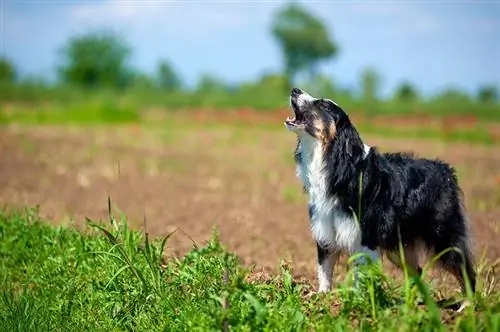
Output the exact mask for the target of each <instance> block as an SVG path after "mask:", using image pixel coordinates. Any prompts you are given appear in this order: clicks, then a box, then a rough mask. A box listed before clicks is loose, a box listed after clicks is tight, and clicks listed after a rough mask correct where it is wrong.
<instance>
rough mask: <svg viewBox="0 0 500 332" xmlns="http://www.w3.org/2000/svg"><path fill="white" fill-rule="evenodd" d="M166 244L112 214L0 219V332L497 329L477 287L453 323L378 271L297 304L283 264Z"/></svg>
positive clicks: (495, 306) (425, 293)
mask: <svg viewBox="0 0 500 332" xmlns="http://www.w3.org/2000/svg"><path fill="white" fill-rule="evenodd" d="M110 210H111V208H110ZM169 236H170V235H167V236H166V237H164V238H160V239H149V237H148V236H147V235H145V234H143V233H141V232H139V231H134V230H130V229H128V228H127V223H126V220H124V219H122V220H116V219H115V218H114V217H113V216H112V215H111V213H110V221H109V222H107V223H105V224H102V223H92V222H90V221H89V225H88V228H87V229H86V231H85V232H78V231H77V230H75V229H73V228H69V227H64V226H59V227H52V226H49V225H48V224H47V223H45V222H43V221H42V220H41V219H40V218H39V216H38V214H37V211H36V210H35V209H29V210H23V211H19V210H17V211H3V212H0V271H1V273H0V275H1V277H0V282H1V293H0V330H2V331H49V330H50V331H82V330H86V331H96V330H98V331H123V330H131V331H186V330H189V331H215V330H221V329H222V330H231V331H310V330H314V331H346V330H362V331H375V330H380V331H416V330H419V331H444V330H460V331H498V330H499V329H500V295H499V294H498V293H497V294H495V293H494V292H493V291H492V290H491V289H490V288H491V287H490V286H491V285H490V284H491V282H489V283H487V282H485V281H484V280H483V281H481V280H480V282H479V287H480V291H479V292H478V295H477V298H476V302H477V306H476V312H474V310H473V308H472V307H470V308H468V309H467V310H466V312H465V313H464V314H462V315H459V316H457V317H455V318H452V317H451V316H450V315H449V314H447V313H445V312H440V310H439V309H437V307H436V305H435V303H434V302H432V300H431V299H430V296H429V294H432V292H433V290H432V289H429V288H428V286H426V285H425V284H424V283H423V282H421V281H419V280H417V281H416V282H415V281H412V282H413V284H414V286H412V285H413V284H411V283H410V280H409V281H408V282H407V283H406V284H405V285H399V286H398V285H394V284H393V283H392V281H391V279H389V278H388V277H386V276H385V275H384V274H383V272H382V269H381V267H380V265H372V266H370V265H368V266H365V267H362V268H361V269H362V272H363V274H362V275H361V278H360V283H359V285H358V287H357V288H353V287H352V283H351V281H350V280H351V279H352V278H351V277H350V276H348V278H346V281H345V282H344V283H342V284H339V285H337V288H336V290H335V291H334V292H332V293H331V294H326V295H313V296H310V297H308V296H304V295H305V294H306V293H307V292H308V291H310V290H311V286H310V284H309V283H307V282H304V281H297V280H296V279H294V278H293V273H292V270H291V268H290V267H289V266H287V265H285V264H282V265H281V267H280V272H279V273H278V274H276V275H275V276H267V277H262V278H260V277H258V275H257V274H255V273H251V271H250V270H249V269H247V268H245V267H244V266H242V265H241V264H240V262H239V259H238V257H237V256H235V255H234V254H232V253H230V252H228V251H227V250H226V249H225V248H224V246H223V245H222V244H221V242H220V241H219V239H218V237H217V233H216V232H215V231H214V233H213V237H212V239H211V240H210V241H208V242H207V243H206V244H205V245H204V246H196V245H193V249H192V251H190V252H189V253H188V254H187V255H186V256H184V257H180V258H175V257H166V256H165V255H164V249H165V247H166V246H168V240H169ZM486 285H490V286H488V287H490V288H488V290H486V288H487V287H486ZM417 295H419V296H420V297H423V298H424V299H425V298H427V302H428V303H427V307H426V309H422V308H421V307H419V306H417V305H416V298H417ZM432 295H434V294H432ZM401 298H405V299H406V300H407V302H406V304H398V303H399V301H398V300H399V299H401Z"/></svg>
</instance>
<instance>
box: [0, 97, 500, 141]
mask: <svg viewBox="0 0 500 332" xmlns="http://www.w3.org/2000/svg"><path fill="white" fill-rule="evenodd" d="M218 111H219V112H230V111H229V110H226V111H224V109H220V110H218ZM148 114H150V112H148V110H140V109H139V108H138V107H136V106H134V104H133V103H131V102H129V101H127V100H114V99H110V98H109V97H100V98H96V97H94V98H89V99H88V100H82V101H81V102H79V103H69V104H63V103H47V104H37V105H22V104H11V105H2V106H0V125H2V124H26V125H33V124H37V125H47V124H55V125H97V126H102V125H110V124H147V125H148V126H150V127H151V126H153V127H154V126H157V127H158V126H159V127H161V128H162V129H166V128H168V129H172V130H169V131H164V132H165V133H166V134H165V140H167V141H171V142H173V141H175V133H176V131H179V130H181V129H182V128H193V127H196V126H198V127H200V126H201V127H203V128H204V129H210V128H220V127H221V123H220V122H219V119H218V118H217V117H212V118H211V119H208V120H207V121H205V122H204V123H193V119H192V118H191V114H190V112H188V111H184V112H174V111H172V110H169V111H167V110H164V115H165V116H164V117H163V118H162V119H152V120H151V119H148ZM377 114H378V113H377ZM389 114H390V113H389ZM379 115H387V114H386V113H384V112H381V113H380V114H379ZM396 115H397V114H396ZM376 117H377V116H376V115H373V116H372V119H375V118H376ZM370 122H371V121H366V122H365V121H362V122H360V123H358V124H357V128H358V129H359V130H360V132H362V133H363V134H373V135H378V136H383V137H396V138H397V137H413V138H418V139H431V140H443V141H449V142H468V143H475V144H483V145H494V144H498V138H497V137H494V136H493V135H492V134H491V133H490V132H488V130H485V126H484V125H483V124H482V123H478V124H476V125H475V126H473V127H471V128H450V129H445V128H432V127H427V128H424V127H411V126H410V127H406V126H405V127H402V128H397V127H394V126H387V125H386V126H381V125H373V124H370ZM231 127H233V128H248V123H247V122H246V120H245V119H243V118H242V119H241V121H239V120H236V122H235V123H231ZM254 128H255V129H256V130H260V129H265V130H268V129H272V130H282V129H283V128H282V125H281V122H279V123H278V122H276V123H267V122H262V123H260V124H259V125H258V126H254ZM242 132H246V131H238V130H236V131H234V132H232V134H231V137H230V139H229V140H228V142H229V143H228V144H230V143H231V142H232V141H234V140H242V139H246V138H245V137H244V136H243V134H242ZM252 139H253V138H252Z"/></svg>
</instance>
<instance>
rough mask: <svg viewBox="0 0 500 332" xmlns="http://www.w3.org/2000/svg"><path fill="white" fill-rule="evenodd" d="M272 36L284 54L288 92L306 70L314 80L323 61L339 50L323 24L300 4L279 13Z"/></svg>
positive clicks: (274, 22)
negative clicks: (317, 67)
mask: <svg viewBox="0 0 500 332" xmlns="http://www.w3.org/2000/svg"><path fill="white" fill-rule="evenodd" d="M272 34H273V36H274V38H275V39H276V40H277V41H278V43H279V45H280V47H281V50H282V53H283V59H284V73H285V76H286V77H287V80H288V81H287V85H288V86H287V89H288V88H290V85H291V83H292V82H293V80H294V78H295V76H296V75H297V74H298V73H299V72H301V71H303V70H306V71H307V72H309V74H310V77H314V76H315V75H314V74H315V70H316V66H317V65H318V64H319V62H320V61H322V60H327V59H329V58H331V57H333V56H335V55H336V54H337V51H338V48H337V45H336V43H335V42H334V41H333V40H332V39H331V38H330V36H329V34H328V31H327V29H326V28H325V26H324V25H323V23H322V22H321V21H320V20H319V19H318V18H316V17H314V16H313V15H311V14H310V13H308V12H307V11H306V10H305V9H304V8H302V7H300V6H299V5H297V4H290V5H288V6H286V7H284V8H283V9H281V10H280V11H279V12H278V13H277V14H276V16H275V17H274V21H273V24H272Z"/></svg>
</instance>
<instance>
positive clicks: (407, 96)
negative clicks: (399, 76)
mask: <svg viewBox="0 0 500 332" xmlns="http://www.w3.org/2000/svg"><path fill="white" fill-rule="evenodd" d="M417 97H418V93H417V90H416V89H415V88H414V87H413V85H412V84H411V83H409V82H404V83H402V84H401V85H400V86H399V87H398V88H397V89H396V99H398V100H403V101H408V100H415V99H416V98H417Z"/></svg>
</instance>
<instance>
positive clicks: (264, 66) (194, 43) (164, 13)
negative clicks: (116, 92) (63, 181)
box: [0, 0, 500, 97]
mask: <svg viewBox="0 0 500 332" xmlns="http://www.w3.org/2000/svg"><path fill="white" fill-rule="evenodd" d="M287 2H288V1H266V2H261V1H257V2H253V3H249V2H242V1H232V2H220V1H202V2H200V1H196V2H195V1H186V2H182V3H181V2H179V1H168V2H166V1H144V2H140V1H136V0H132V1H128V0H125V1H123V0H122V1H118V0H96V1H74V2H71V3H67V2H61V1H30V0H27V1H4V2H3V3H2V29H1V38H0V39H1V41H2V44H1V50H0V53H1V54H2V55H4V56H7V57H8V58H9V59H10V60H12V61H13V62H14V65H15V67H16V69H17V70H18V72H19V74H20V75H21V76H23V77H26V76H37V77H44V78H46V79H49V80H53V79H54V78H55V76H54V75H55V69H56V65H57V61H58V59H59V58H58V54H59V53H58V52H59V50H60V49H61V47H62V46H63V45H64V43H65V42H67V41H68V39H69V38H70V37H72V36H75V35H79V34H82V33H85V32H88V31H92V30H100V29H111V30H112V31H115V32H117V33H119V34H120V35H122V36H123V37H124V38H125V40H126V42H127V43H128V44H129V46H130V47H131V49H132V59H131V60H132V61H131V64H132V65H133V67H134V68H137V69H139V70H141V71H142V72H144V73H146V74H152V73H153V71H154V69H155V67H156V65H157V64H158V61H159V60H161V59H167V60H168V61H169V62H170V63H171V64H172V65H173V67H174V68H175V70H176V71H177V72H178V73H179V74H180V76H181V77H182V78H183V81H184V82H185V83H186V84H187V85H188V86H192V85H193V84H195V83H196V81H197V79H198V78H199V77H200V75H202V74H205V73H206V74H213V75H215V76H216V77H219V78H221V79H223V80H224V81H225V82H227V83H228V84H237V83H242V82H248V81H254V80H256V79H258V78H259V77H260V76H262V75H263V74H267V73H279V72H280V71H281V52H280V50H279V47H278V44H277V42H276V41H275V40H274V39H273V37H272V34H271V31H270V30H271V29H270V25H271V20H272V16H273V14H274V13H275V12H276V11H277V10H278V9H279V8H280V7H282V6H283V5H285V4H286V3H287ZM297 2H299V3H300V4H301V5H302V6H303V7H304V8H305V9H306V10H308V11H309V12H311V13H312V14H314V15H315V16H317V17H318V18H319V19H320V20H321V21H322V22H323V23H324V24H325V25H326V26H327V28H328V30H329V32H330V35H331V38H332V39H333V40H334V41H336V42H337V44H338V46H339V52H338V54H337V56H336V57H335V58H333V59H332V60H329V61H328V62H323V63H322V64H321V65H320V66H319V73H321V74H325V75H327V76H328V77H329V78H330V79H332V80H333V82H334V84H336V85H337V86H339V87H343V88H348V89H352V90H354V91H358V89H359V83H358V82H359V76H360V72H361V71H362V70H363V69H365V68H368V67H369V68H374V69H376V70H377V72H378V73H379V75H380V76H381V85H380V95H381V96H384V97H386V96H390V95H392V93H393V91H394V89H395V88H397V86H398V85H399V84H401V83H403V82H410V83H411V84H412V85H413V86H415V88H416V89H417V90H418V91H419V92H420V93H421V94H422V95H423V96H429V95H433V94H436V93H440V92H442V91H443V90H447V89H459V90H462V91H464V92H467V93H469V94H472V95H475V94H476V93H477V90H478V89H479V88H480V87H481V86H484V85H495V86H497V88H498V87H499V86H500V61H499V60H498V59H500V45H498V43H496V44H495V42H494V40H500V24H498V22H499V21H500V2H492V1H482V2H476V3H473V2H458V1H457V2H452V3H450V2H439V3H432V6H431V2H427V1H421V2H391V1H379V2H368V1H356V2H351V3H346V2H343V1H339V2H335V3H330V2H324V1H308V2H305V1H297ZM332 12H335V13H338V15H335V17H334V18H331V17H332V16H330V15H329V14H330V13H332ZM193 22H196V23H197V24H194V23H193ZM179 31H182V33H179ZM227 45H229V46H227ZM200 54H201V55H200ZM33 55H36V56H33ZM412 57H413V59H412Z"/></svg>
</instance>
